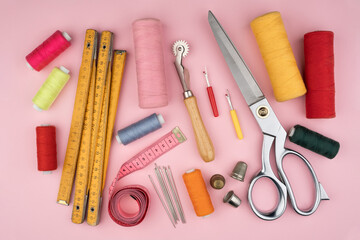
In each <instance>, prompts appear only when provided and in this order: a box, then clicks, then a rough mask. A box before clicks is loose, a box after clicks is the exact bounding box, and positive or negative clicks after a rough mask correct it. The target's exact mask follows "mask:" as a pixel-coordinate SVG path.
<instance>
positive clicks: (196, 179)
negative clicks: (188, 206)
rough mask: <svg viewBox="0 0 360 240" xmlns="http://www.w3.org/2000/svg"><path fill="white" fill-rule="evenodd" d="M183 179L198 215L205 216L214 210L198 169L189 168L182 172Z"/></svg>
mask: <svg viewBox="0 0 360 240" xmlns="http://www.w3.org/2000/svg"><path fill="white" fill-rule="evenodd" d="M183 180H184V183H185V186H186V189H187V191H188V194H189V196H190V199H191V202H192V204H193V207H194V210H195V213H196V215H197V216H198V217H206V216H209V215H210V214H211V213H213V212H214V207H213V205H212V202H211V198H210V195H209V193H208V191H207V189H206V185H205V182H204V178H203V177H202V174H201V171H200V170H199V169H191V170H189V171H187V172H186V173H184V174H183Z"/></svg>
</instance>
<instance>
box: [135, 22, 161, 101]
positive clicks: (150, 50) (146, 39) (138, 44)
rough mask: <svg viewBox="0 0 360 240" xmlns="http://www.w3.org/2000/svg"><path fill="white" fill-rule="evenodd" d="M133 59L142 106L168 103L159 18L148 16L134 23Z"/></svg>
mask: <svg viewBox="0 0 360 240" xmlns="http://www.w3.org/2000/svg"><path fill="white" fill-rule="evenodd" d="M132 27H133V36H134V45H135V61H136V72H137V82H138V97H139V106H140V107H141V108H156V107H163V106H166V105H167V104H168V97H167V90H166V78H165V69H164V54H163V46H162V25H161V22H160V20H158V19H153V18H147V19H139V20H136V21H135V22H133V24H132Z"/></svg>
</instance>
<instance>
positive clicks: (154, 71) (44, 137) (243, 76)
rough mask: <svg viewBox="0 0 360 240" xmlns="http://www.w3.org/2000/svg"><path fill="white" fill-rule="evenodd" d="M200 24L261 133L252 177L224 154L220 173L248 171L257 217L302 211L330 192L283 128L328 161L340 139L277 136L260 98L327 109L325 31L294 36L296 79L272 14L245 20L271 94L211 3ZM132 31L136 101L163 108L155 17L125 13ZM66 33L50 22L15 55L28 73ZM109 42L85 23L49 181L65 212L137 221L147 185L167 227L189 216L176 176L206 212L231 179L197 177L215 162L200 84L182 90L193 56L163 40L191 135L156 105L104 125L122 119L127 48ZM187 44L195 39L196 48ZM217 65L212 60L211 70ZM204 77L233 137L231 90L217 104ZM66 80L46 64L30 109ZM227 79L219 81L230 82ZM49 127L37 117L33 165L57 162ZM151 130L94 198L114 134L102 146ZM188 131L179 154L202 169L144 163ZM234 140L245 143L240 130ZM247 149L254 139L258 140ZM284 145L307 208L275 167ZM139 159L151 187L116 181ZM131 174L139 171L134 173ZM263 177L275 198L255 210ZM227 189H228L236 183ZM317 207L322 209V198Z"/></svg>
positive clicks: (303, 132) (312, 110)
mask: <svg viewBox="0 0 360 240" xmlns="http://www.w3.org/2000/svg"><path fill="white" fill-rule="evenodd" d="M208 22H209V25H210V28H209V36H212V35H213V36H214V37H215V40H216V42H215V41H213V44H214V46H213V47H214V48H215V47H217V46H216V43H217V45H218V47H219V48H220V50H221V53H222V55H223V57H224V60H225V62H226V63H227V65H228V67H229V70H230V71H231V73H232V76H233V79H234V80H235V82H236V83H237V86H238V87H239V90H240V92H239V91H238V90H237V89H231V93H232V95H234V94H241V95H242V96H243V97H244V99H245V102H246V104H247V105H248V107H249V110H250V112H251V114H252V116H253V117H254V118H255V120H256V121H257V123H258V126H259V129H257V131H261V132H262V133H263V145H262V154H261V159H257V160H256V161H260V160H261V163H262V164H261V166H262V167H261V169H260V171H259V173H258V174H257V175H255V176H254V177H253V178H249V177H247V178H246V179H245V176H246V171H247V168H248V164H247V163H245V162H244V161H238V162H236V163H234V164H235V166H234V168H233V169H232V171H231V172H230V171H229V172H228V173H227V175H228V176H229V177H231V178H230V179H235V180H238V181H240V182H247V179H248V178H249V181H248V183H247V184H249V185H248V186H249V187H248V194H247V196H248V203H249V208H251V210H252V211H253V212H254V214H255V215H256V216H258V217H259V218H261V219H263V220H275V219H277V218H279V217H281V216H282V215H283V214H284V212H285V209H286V207H287V202H288V199H290V203H291V205H292V207H293V209H294V210H295V212H296V213H298V214H300V215H303V216H308V215H310V214H313V213H314V212H315V211H316V210H317V208H318V207H319V205H320V203H322V200H328V199H329V197H328V195H327V193H326V191H325V187H327V188H328V186H326V182H325V183H324V184H323V183H320V180H319V179H320V178H321V177H318V175H317V174H316V173H315V169H314V168H313V167H312V165H311V164H310V161H309V160H307V159H306V158H305V157H304V156H303V155H302V154H300V153H298V152H296V151H294V150H291V149H288V148H286V147H285V141H286V139H287V137H289V140H290V141H291V142H293V143H295V144H298V145H300V146H302V147H304V148H306V149H309V150H311V151H313V152H315V153H318V154H320V155H322V156H325V157H327V158H329V159H333V158H334V157H335V156H336V155H337V153H338V151H339V148H340V144H339V143H338V142H337V141H335V140H332V139H330V138H328V137H325V136H323V135H321V134H319V133H316V132H314V131H312V130H310V129H308V128H306V127H303V126H300V125H296V126H294V127H293V128H291V129H290V131H289V132H288V134H287V132H286V131H285V129H284V128H283V127H282V125H281V123H280V121H279V120H278V119H277V117H276V115H275V112H276V109H275V110H273V109H272V107H271V106H270V103H269V101H268V100H267V98H268V99H269V98H271V97H273V98H274V99H276V100H277V101H279V102H284V101H287V100H290V99H294V98H297V97H300V96H303V95H305V94H306V117H307V118H333V117H335V87H334V86H335V84H334V69H333V68H334V54H333V51H334V50H333V39H334V34H333V33H332V32H330V31H316V32H312V33H307V34H305V37H304V49H305V82H306V85H305V83H304V81H303V78H302V76H301V74H300V71H299V69H298V67H297V64H296V60H295V57H294V54H293V52H292V49H291V45H290V42H289V40H288V37H287V33H286V30H285V24H284V22H283V20H282V18H281V15H280V13H279V12H271V13H267V14H265V15H262V16H260V17H258V18H255V19H254V20H253V21H252V22H251V23H250V25H249V27H251V29H252V31H253V33H254V35H255V38H256V42H257V44H258V46H259V49H260V52H261V55H262V57H263V60H264V64H265V67H266V69H267V72H268V75H269V78H270V81H271V85H272V88H273V93H274V94H273V96H267V98H266V97H265V95H264V94H263V91H262V89H261V87H260V86H259V84H258V82H257V81H256V80H255V78H254V76H253V75H252V73H251V71H250V69H249V68H248V67H247V65H246V63H245V60H244V59H246V56H245V57H244V58H243V56H242V55H241V54H240V52H241V49H244V48H246V46H241V45H240V46H235V45H234V43H233V42H232V41H231V39H230V36H228V35H227V33H226V32H225V29H224V28H223V27H222V26H221V24H220V22H219V21H218V20H217V18H216V17H215V15H214V14H213V13H212V12H211V11H209V12H208ZM132 31H133V40H134V49H133V52H134V55H135V63H136V74H137V86H138V89H137V90H138V103H139V107H140V108H141V109H144V108H146V109H148V108H160V110H161V112H163V113H166V106H167V105H168V103H169V99H168V95H169V94H168V88H167V81H170V80H168V79H167V78H166V74H165V73H166V71H165V66H167V65H170V66H171V65H172V63H170V64H169V63H167V62H165V60H164V53H163V49H165V48H163V45H164V41H163V39H162V23H161V21H160V20H158V19H152V18H147V19H139V20H136V21H134V22H133V24H132ZM70 40H71V37H70V36H69V35H68V34H67V33H66V32H61V31H56V32H55V33H54V34H53V35H51V36H50V37H49V38H48V39H47V40H46V41H44V42H43V43H42V44H41V45H39V46H38V47H37V48H36V49H35V50H33V51H32V52H31V53H30V54H29V55H27V56H26V60H27V64H28V66H29V67H30V68H31V69H34V70H36V71H40V70H42V69H44V68H45V67H46V66H47V65H49V64H50V63H51V61H52V60H53V59H54V58H56V57H57V56H59V55H60V54H61V53H62V52H64V51H65V50H66V49H67V48H68V47H69V46H70ZM209 41H211V40H209ZM113 42H114V34H113V33H112V32H110V31H104V32H102V33H101V34H100V33H98V32H97V31H95V30H93V29H88V30H86V33H85V39H84V45H83V55H82V61H81V66H80V70H79V77H78V83H77V90H76V96H75V100H74V108H73V114H72V120H71V127H70V132H69V138H68V144H67V148H66V154H65V159H64V164H63V166H62V175H61V179H59V183H60V185H59V191H58V196H57V203H59V204H62V205H66V206H68V205H70V203H71V195H72V192H73V193H74V197H73V198H74V199H73V210H72V217H71V220H72V222H74V223H78V224H80V223H82V222H83V221H85V219H86V221H87V223H88V224H89V225H93V226H95V225H98V224H99V222H100V215H101V209H103V208H107V211H108V214H109V216H110V218H111V219H112V220H113V221H114V222H115V223H117V224H119V225H121V226H127V227H130V226H136V225H138V224H140V223H141V222H142V221H143V220H144V219H145V217H146V214H147V212H148V209H149V208H151V205H150V202H151V201H154V200H151V195H153V194H156V195H157V198H158V200H159V202H160V203H161V205H162V207H163V209H164V216H165V215H167V217H168V218H169V220H170V222H171V224H172V225H173V226H174V227H176V224H177V223H179V222H181V223H186V219H185V215H187V216H188V217H192V216H193V215H190V214H185V213H186V212H187V211H189V209H186V208H183V205H182V200H183V198H185V197H186V196H182V194H181V192H179V191H178V187H177V186H179V184H184V186H185V187H186V190H187V193H188V196H189V198H190V200H191V203H192V205H193V209H194V212H195V214H196V215H197V216H199V217H206V216H210V215H212V214H213V213H214V211H215V210H216V209H215V208H214V205H213V201H212V198H211V195H212V191H224V190H222V189H223V188H224V186H225V185H226V186H229V185H230V186H232V185H233V184H235V183H234V180H230V179H226V178H225V177H224V176H226V175H222V174H215V175H212V177H211V178H210V179H205V178H204V176H203V174H202V171H203V172H205V171H206V166H205V165H206V164H217V163H216V162H217V161H214V159H215V156H216V154H215V153H216V151H215V148H216V143H217V142H213V141H212V139H216V138H215V136H216V131H215V130H213V131H208V130H207V128H206V126H205V124H204V122H203V119H204V118H207V117H209V116H207V115H205V114H204V112H202V111H201V107H202V106H199V105H198V102H197V99H196V97H195V90H196V91H200V90H197V89H191V88H190V72H189V70H188V69H187V68H186V66H187V65H188V64H189V65H190V64H191V62H192V60H191V57H188V58H185V57H186V56H188V55H190V46H189V43H188V42H186V41H184V40H178V41H175V42H174V43H173V44H171V43H166V44H165V46H167V47H168V49H169V51H171V50H172V53H173V55H174V58H173V64H174V67H175V69H174V68H173V66H171V71H175V70H176V72H177V75H178V79H179V81H180V85H181V87H182V90H183V101H184V104H185V107H184V109H180V110H179V111H182V112H185V111H186V110H187V112H188V116H189V119H188V124H189V123H190V122H191V125H192V129H193V131H192V132H191V133H186V137H185V134H184V133H183V131H182V130H181V129H180V127H181V126H180V127H179V126H176V125H175V126H172V130H171V131H169V130H167V132H166V130H163V128H165V127H167V125H169V124H170V125H171V124H172V123H171V122H165V120H164V117H163V115H162V114H160V113H153V114H151V115H149V116H147V117H145V118H143V119H140V120H139V119H134V120H135V121H134V123H132V124H130V125H128V126H124V127H122V128H121V129H120V130H118V131H117V132H116V133H114V125H115V121H116V122H119V123H120V124H121V122H122V116H118V119H117V118H116V113H117V109H118V101H119V95H120V89H121V83H122V78H123V73H124V66H125V61H126V55H127V51H125V50H114V49H113ZM191 47H194V48H195V47H196V46H191ZM238 49H239V50H240V51H238ZM214 54H215V53H214ZM227 70H228V69H221V71H227ZM253 70H254V69H253ZM219 71H220V70H219ZM203 75H204V79H205V81H206V84H207V87H206V91H207V94H208V98H209V102H210V107H211V109H212V115H213V117H214V121H218V120H219V119H220V118H219V109H220V110H221V108H224V109H230V117H231V119H232V123H233V126H234V130H235V133H236V135H235V134H233V139H232V140H233V141H236V137H237V139H240V140H241V139H244V136H243V133H242V130H241V127H240V122H239V118H238V115H237V112H236V111H235V108H234V106H238V104H240V103H235V104H234V103H233V101H232V99H231V96H230V91H229V90H228V89H226V88H225V89H224V90H223V93H225V98H223V97H222V99H221V101H220V98H218V102H217V101H216V96H215V94H214V90H213V87H212V85H211V84H210V80H209V74H208V69H207V68H206V67H205V68H204V70H203ZM69 78H70V74H69V71H68V70H67V69H66V68H65V67H63V66H61V67H59V68H57V67H54V68H53V70H52V72H51V73H50V75H49V77H48V79H47V80H46V81H45V82H44V84H43V85H42V87H41V88H40V90H39V91H38V93H37V94H36V95H35V97H34V98H33V104H34V108H35V109H37V110H39V111H42V110H48V109H49V108H50V107H51V105H52V103H53V102H54V101H55V99H56V98H57V97H58V95H59V94H60V92H61V90H62V89H63V87H65V85H66V83H67V81H68V80H69ZM211 80H212V82H213V83H214V82H216V81H217V79H211ZM125 81H127V80H125ZM172 81H173V80H172ZM222 81H225V80H222ZM226 81H228V83H230V82H231V81H233V80H232V79H228V80H226ZM214 86H215V85H214ZM179 87H180V86H179ZM225 90H226V91H225ZM219 92H220V91H219ZM223 96H224V95H223ZM125 101H126V100H125ZM129 104H130V103H129ZM225 105H228V106H225ZM284 106H285V105H284ZM185 108H186V110H185ZM129 114H131V113H129ZM183 114H185V113H183ZM244 114H245V113H244ZM165 116H166V115H165ZM229 121H230V120H229ZM243 125H245V124H243ZM55 130H56V128H55V126H50V125H46V126H38V127H36V143H37V158H38V170H39V171H43V172H49V171H53V170H55V169H56V168H57V151H56V134H55ZM155 131H159V132H160V131H165V132H164V134H163V135H162V137H161V138H159V139H158V140H157V141H155V142H153V143H152V144H151V145H149V146H148V147H146V148H143V149H141V150H139V152H138V153H137V154H135V155H134V156H133V157H132V158H130V159H128V160H126V161H124V159H120V161H121V163H122V165H121V167H120V168H119V171H118V173H117V175H116V176H115V178H114V180H113V181H112V183H111V184H110V187H109V189H108V191H105V192H106V193H108V196H109V201H108V202H107V203H105V202H103V192H104V188H105V186H106V182H105V180H106V173H107V166H108V161H109V160H110V159H111V161H115V160H116V158H117V157H116V156H110V148H111V145H112V140H113V138H115V139H116V140H117V141H118V143H119V144H118V145H114V146H113V147H117V148H121V149H122V151H126V148H127V145H128V144H134V145H136V143H138V142H140V141H142V138H147V135H151V133H153V132H155ZM211 137H212V138H211ZM245 137H246V136H245ZM187 138H190V139H194V140H195V142H196V146H197V150H198V153H195V152H193V153H189V152H185V153H182V154H183V155H184V156H185V157H193V158H199V159H200V158H201V159H202V160H203V162H202V164H205V165H204V166H203V169H202V171H201V170H200V169H195V168H194V169H190V170H188V171H186V172H185V173H183V174H182V179H183V183H182V182H181V181H180V182H179V181H178V179H179V178H180V176H181V175H180V173H179V172H177V171H176V169H175V171H172V169H171V168H170V166H169V165H168V164H170V161H171V159H167V160H168V161H169V162H168V163H167V165H166V166H158V165H157V164H153V162H154V161H155V160H156V159H158V158H160V157H162V156H163V155H164V154H165V153H166V152H169V151H178V152H179V151H180V152H181V150H180V149H175V147H177V146H179V145H181V144H182V143H185V142H186V140H187ZM218 139H219V138H218ZM218 139H217V140H218ZM229 140H231V139H229ZM229 140H228V141H229ZM220 141H221V140H220ZM242 141H246V138H245V139H244V140H242ZM135 142H136V143H135ZM240 144H241V143H240ZM273 145H274V151H273V152H274V154H275V162H276V166H275V167H274V169H275V168H276V171H277V173H278V175H275V173H274V171H273V168H272V167H271V164H270V154H272V153H273V152H272V151H270V149H271V148H272V146H273ZM179 148H180V147H179ZM257 148H259V149H260V146H257ZM180 152H179V153H180ZM239 154H240V153H239ZM288 155H293V156H295V157H297V158H299V159H300V160H301V161H302V162H303V163H304V164H305V166H306V167H307V170H308V171H309V172H310V174H311V176H312V180H313V181H312V182H313V186H314V189H315V196H314V201H313V205H312V206H311V207H310V209H301V208H300V207H299V206H298V204H297V202H296V199H295V194H294V192H293V189H292V187H291V185H290V181H289V179H288V177H287V175H286V173H285V171H284V168H283V159H284V157H286V156H288ZM163 158H165V157H163ZM165 159H166V158H165ZM254 161H255V160H254ZM247 162H248V163H249V162H250V161H247ZM184 164H185V163H184ZM148 165H152V166H154V176H155V177H153V176H152V175H151V174H150V175H148V178H149V180H150V184H151V185H152V186H153V189H152V190H151V191H149V190H148V189H146V188H145V187H144V186H141V185H137V184H136V183H135V184H133V185H128V186H123V185H122V184H121V183H120V180H121V179H122V178H123V177H125V176H127V175H129V174H131V173H133V172H136V171H138V170H141V169H143V168H145V167H146V166H148ZM143 175H144V174H143ZM139 176H141V177H143V178H146V176H142V175H141V173H139ZM264 178H266V179H268V180H271V182H272V183H273V184H274V185H275V187H276V189H277V192H278V196H279V197H278V202H277V205H276V207H275V208H274V209H272V210H270V211H263V210H261V209H260V208H258V206H256V204H255V201H254V199H253V198H254V196H253V194H252V193H253V189H254V187H255V186H256V185H257V184H256V183H258V180H260V179H264ZM176 180H177V181H176ZM238 183H239V182H237V184H238ZM241 184H244V183H241ZM207 186H210V188H208V187H207ZM324 186H325V187H324ZM233 187H234V188H237V186H236V185H234V186H233ZM73 188H74V189H73ZM129 196H130V197H131V199H132V200H134V201H136V203H137V206H138V209H137V211H136V212H135V213H133V214H129V213H127V211H126V209H124V204H122V202H123V200H124V198H126V197H129ZM223 196H224V197H223V199H222V201H223V202H224V203H227V204H230V205H231V206H233V207H235V208H238V207H246V206H244V205H246V203H243V204H241V199H240V198H239V197H238V196H237V195H236V191H233V190H231V191H227V192H226V193H225V192H224V195H223ZM186 198H187V197H186ZM324 205H325V204H324ZM323 207H324V208H325V207H326V205H325V206H323Z"/></svg>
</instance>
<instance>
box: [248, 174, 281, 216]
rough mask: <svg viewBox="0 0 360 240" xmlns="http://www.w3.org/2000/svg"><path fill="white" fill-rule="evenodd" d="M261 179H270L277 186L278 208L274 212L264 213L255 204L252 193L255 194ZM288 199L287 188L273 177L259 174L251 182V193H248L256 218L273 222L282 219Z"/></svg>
mask: <svg viewBox="0 0 360 240" xmlns="http://www.w3.org/2000/svg"><path fill="white" fill-rule="evenodd" d="M261 178H268V179H270V180H271V181H272V182H273V183H274V185H275V186H276V189H277V190H278V202H277V206H276V207H275V209H273V210H272V211H269V212H263V211H261V210H259V209H257V208H256V206H255V204H254V202H253V199H252V192H253V188H254V185H255V183H256V182H257V181H258V180H259V179H261ZM286 197H287V192H286V186H285V185H284V184H283V183H282V182H280V181H279V180H278V179H277V178H276V177H271V176H269V175H266V174H265V173H263V172H259V174H258V175H256V176H255V177H254V178H253V179H252V180H251V183H250V187H249V192H248V199H249V204H250V207H251V209H252V211H253V212H254V213H255V214H256V216H258V217H259V218H261V219H264V220H268V221H271V220H275V219H277V218H279V217H281V215H283V213H284V212H285V209H286Z"/></svg>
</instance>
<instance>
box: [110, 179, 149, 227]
mask: <svg viewBox="0 0 360 240" xmlns="http://www.w3.org/2000/svg"><path fill="white" fill-rule="evenodd" d="M125 196H130V197H132V198H133V199H134V200H135V201H136V202H137V204H138V205H139V210H138V212H137V213H135V214H127V213H126V211H124V210H123V209H122V208H121V206H120V201H121V199H122V198H123V197H125ZM149 203H150V198H149V192H148V190H147V189H146V188H145V187H143V186H139V185H130V186H126V187H124V188H122V189H120V190H119V191H117V192H115V193H114V194H113V195H112V196H111V197H110V200H109V205H108V212H109V215H110V217H111V219H112V220H113V221H114V222H115V223H117V224H119V225H121V226H124V227H132V226H136V225H138V224H139V223H141V222H142V221H143V220H144V218H145V216H146V213H147V210H148V208H149Z"/></svg>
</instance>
